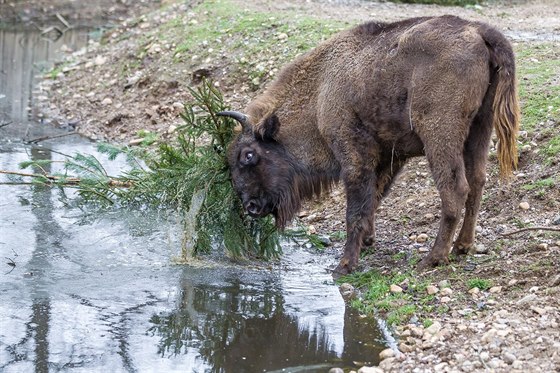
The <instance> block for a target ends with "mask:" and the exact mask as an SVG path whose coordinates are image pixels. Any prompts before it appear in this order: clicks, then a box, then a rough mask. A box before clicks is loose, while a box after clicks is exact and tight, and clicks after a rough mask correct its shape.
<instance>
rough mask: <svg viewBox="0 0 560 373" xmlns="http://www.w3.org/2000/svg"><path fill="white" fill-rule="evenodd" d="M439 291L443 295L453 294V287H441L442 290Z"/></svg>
mask: <svg viewBox="0 0 560 373" xmlns="http://www.w3.org/2000/svg"><path fill="white" fill-rule="evenodd" d="M439 293H440V294H441V295H443V296H446V297H448V296H450V295H451V294H453V290H451V288H443V289H441V291H440V292H439Z"/></svg>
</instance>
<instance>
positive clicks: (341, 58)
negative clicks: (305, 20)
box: [220, 16, 519, 274]
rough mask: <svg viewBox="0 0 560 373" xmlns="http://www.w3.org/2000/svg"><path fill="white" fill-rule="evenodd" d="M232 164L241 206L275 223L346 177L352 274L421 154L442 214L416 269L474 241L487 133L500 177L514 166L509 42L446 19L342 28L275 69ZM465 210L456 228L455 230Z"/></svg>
mask: <svg viewBox="0 0 560 373" xmlns="http://www.w3.org/2000/svg"><path fill="white" fill-rule="evenodd" d="M220 115H224V116H230V117H233V118H234V119H236V120H237V121H239V122H240V123H241V125H242V126H241V127H242V131H241V133H240V134H239V135H238V137H237V138H236V139H235V140H234V141H233V143H232V144H231V146H230V149H229V155H228V157H229V166H230V168H231V176H232V179H233V184H234V186H235V189H236V191H237V192H238V193H239V196H240V197H241V200H242V202H243V206H244V208H245V209H246V210H247V212H248V213H249V214H250V215H251V216H253V217H261V216H265V215H267V214H273V215H274V216H275V218H276V224H277V226H278V227H279V228H284V227H285V225H286V224H287V223H288V222H289V221H290V220H291V219H292V217H293V216H294V214H296V213H297V212H298V210H299V209H300V208H301V203H302V200H304V199H306V198H310V197H312V196H314V195H319V194H320V193H321V192H322V191H325V190H328V189H329V188H330V187H331V186H332V185H333V183H335V182H337V181H339V180H342V182H343V183H344V186H345V189H346V198H347V204H346V229H347V241H346V245H345V248H344V255H343V257H342V259H341V261H340V264H339V265H338V267H337V268H336V270H335V271H336V272H337V273H339V274H346V273H349V272H351V271H352V269H353V267H354V266H355V265H356V264H357V262H358V257H359V253H360V249H361V246H362V245H371V244H372V242H373V238H374V218H375V211H376V209H377V208H378V206H379V204H380V202H381V199H382V198H383V196H384V195H386V194H387V192H388V191H389V188H390V186H391V183H392V182H393V180H394V179H395V176H396V175H397V174H398V172H399V171H400V170H401V168H402V167H403V165H404V164H405V162H406V161H407V159H408V158H410V157H415V156H420V155H425V156H426V157H427V159H428V162H429V165H430V169H431V171H432V175H433V177H434V179H435V184H436V186H437V189H438V191H439V194H440V197H441V210H442V218H441V222H440V226H439V231H438V234H437V237H436V240H435V243H434V246H433V248H432V249H431V251H430V253H429V254H428V255H427V256H426V257H425V258H424V259H423V260H422V262H421V263H420V267H421V268H425V267H428V266H435V265H438V264H442V263H448V261H449V259H448V254H449V251H450V249H451V247H452V245H453V252H454V253H455V254H466V253H467V252H468V251H469V249H470V248H471V247H472V246H473V245H474V235H475V226H476V219H477V214H478V210H479V207H480V199H481V195H482V189H483V186H484V182H485V178H486V175H485V168H486V158H487V154H488V147H489V143H490V137H491V133H492V128H494V129H495V130H496V133H497V136H498V140H499V144H498V161H499V164H500V170H501V176H502V177H503V178H507V177H508V176H510V175H511V172H512V169H514V168H515V167H516V166H517V150H516V135H517V131H518V123H519V105H518V99H517V92H516V82H515V62H514V55H513V52H512V49H511V46H510V44H509V43H508V41H507V40H506V39H505V38H504V36H503V35H502V34H501V33H500V32H498V31H497V30H496V29H494V28H492V27H491V26H489V25H486V24H484V23H479V22H469V21H466V20H463V19H461V18H457V17H452V16H443V17H433V18H432V17H425V18H413V19H409V20H405V21H402V22H397V23H390V24H382V23H374V22H371V23H366V24H363V25H360V26H357V27H355V28H353V29H351V30H348V31H345V32H341V33H339V34H337V35H335V36H334V37H332V38H331V39H329V40H327V41H326V42H324V43H322V44H320V45H319V46H318V47H316V48H315V49H313V50H311V51H309V52H308V53H306V54H304V55H302V56H301V57H299V58H297V59H296V60H295V61H294V62H292V63H291V64H289V65H287V66H286V67H285V68H284V69H282V71H281V72H280V73H279V74H278V77H277V79H276V80H275V81H274V82H273V83H272V84H271V85H270V86H269V87H268V90H267V91H266V92H265V93H263V94H261V95H260V96H258V97H257V98H256V99H255V100H254V101H252V102H251V103H250V104H249V106H248V107H247V109H246V113H245V114H242V113H239V112H233V111H228V112H222V113H220ZM463 207H465V218H464V222H463V226H462V228H461V230H460V232H459V235H458V237H457V239H456V240H455V242H453V238H454V234H455V230H456V228H457V224H458V222H459V218H460V214H461V211H462V209H463Z"/></svg>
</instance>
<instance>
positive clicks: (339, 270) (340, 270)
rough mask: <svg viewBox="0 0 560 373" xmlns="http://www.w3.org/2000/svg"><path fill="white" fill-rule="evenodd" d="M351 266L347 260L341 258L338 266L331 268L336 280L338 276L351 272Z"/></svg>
mask: <svg viewBox="0 0 560 373" xmlns="http://www.w3.org/2000/svg"><path fill="white" fill-rule="evenodd" d="M352 267H353V266H352V265H351V264H350V263H349V261H348V260H344V259H343V260H341V261H340V263H339V264H338V266H337V267H336V268H335V269H334V270H333V277H334V279H335V280H336V279H338V278H339V277H342V276H344V275H347V274H350V273H352Z"/></svg>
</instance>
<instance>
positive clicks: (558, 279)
mask: <svg viewBox="0 0 560 373" xmlns="http://www.w3.org/2000/svg"><path fill="white" fill-rule="evenodd" d="M558 285H560V275H556V276H554V277H553V278H552V280H550V286H558Z"/></svg>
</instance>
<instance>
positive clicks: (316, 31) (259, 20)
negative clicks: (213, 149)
mask: <svg viewBox="0 0 560 373" xmlns="http://www.w3.org/2000/svg"><path fill="white" fill-rule="evenodd" d="M449 13H450V14H455V15H458V16H462V17H465V18H468V19H473V20H480V21H486V22H489V23H491V24H493V25H495V26H496V27H497V28H499V29H500V30H502V31H504V33H505V34H506V36H508V37H509V38H510V39H511V40H512V42H513V46H514V49H515V52H516V55H517V65H518V80H519V86H520V93H521V103H522V115H523V119H522V128H521V134H520V138H519V148H520V167H519V170H518V171H517V172H516V174H515V178H514V179H513V180H512V182H511V183H510V184H500V183H499V182H498V174H497V165H496V157H495V149H494V148H493V149H492V151H491V154H490V160H489V166H488V181H487V185H486V188H485V193H484V196H483V204H482V208H481V212H480V216H479V223H478V227H477V242H478V244H479V245H480V247H479V251H480V253H478V254H476V255H473V256H471V257H469V258H468V259H467V260H466V261H462V262H454V263H452V264H451V265H450V266H447V267H443V268H437V269H434V270H432V271H427V272H424V273H420V274H418V273H415V272H414V271H413V269H414V264H415V263H416V262H417V261H418V259H419V258H421V257H422V256H423V255H425V251H426V250H427V249H429V247H430V245H431V244H432V243H433V239H434V237H435V234H436V232H437V227H438V219H439V214H440V211H439V197H438V195H437V192H436V189H435V188H434V185H433V181H432V178H431V175H430V172H429V169H428V165H427V163H426V161H425V159H417V160H414V161H413V162H410V163H409V164H408V165H407V166H406V169H405V170H404V172H403V173H402V175H401V177H400V179H399V180H397V181H396V182H395V185H394V187H393V189H392V192H391V193H390V195H389V196H388V197H387V198H386V200H385V201H384V202H383V204H382V207H381V209H380V210H379V213H378V217H377V223H376V231H377V243H376V245H375V247H374V248H373V249H370V250H368V251H367V252H365V253H364V254H363V258H362V260H361V263H362V267H361V269H362V270H369V269H374V270H376V271H377V272H378V273H380V274H381V275H382V276H383V277H384V278H385V279H390V280H391V281H394V282H397V281H398V283H395V284H389V285H399V286H400V288H401V289H403V293H398V291H397V292H394V293H391V292H390V290H385V291H384V292H383V294H382V298H380V299H379V300H378V301H379V302H381V303H379V304H382V305H383V307H382V308H381V312H382V314H383V315H385V316H386V317H391V320H393V321H394V322H395V323H396V325H397V327H396V332H397V334H399V335H400V336H399V348H400V350H401V351H402V352H403V353H404V354H403V355H401V356H398V357H389V358H387V359H385V360H384V362H383V363H382V368H383V369H384V370H386V371H412V370H413V369H415V368H419V369H421V370H426V371H483V370H485V369H488V370H494V371H500V372H509V371H512V370H519V371H523V370H525V371H527V370H530V371H542V372H547V371H554V370H558V369H560V337H559V336H558V332H557V331H558V328H559V323H560V311H559V310H560V301H559V299H560V287H559V286H560V278H559V276H560V272H559V268H560V260H559V254H560V235H559V234H558V233H557V232H552V231H551V232H548V231H545V230H542V231H538V230H531V231H526V232H522V233H518V234H515V235H511V236H504V233H508V232H511V231H514V230H517V229H522V228H527V227H535V226H544V227H552V228H559V227H560V187H559V186H560V136H559V135H558V130H557V129H558V126H559V125H560V78H559V77H560V62H559V61H560V37H559V36H558V35H559V34H560V4H558V2H557V1H555V0H548V1H545V0H543V1H518V2H515V3H514V4H513V5H511V2H491V3H490V4H489V5H484V6H482V7H472V8H460V7H439V6H427V5H407V4H393V3H384V2H383V3H378V2H369V1H368V2H359V1H345V2H333V1H311V2H301V1H295V0H281V1H270V0H257V1H252V2H250V3H248V2H240V1H236V0H230V1H217V2H204V1H198V2H193V3H192V4H190V5H186V4H185V3H184V2H177V3H174V2H172V1H168V2H166V3H165V7H163V8H162V9H161V10H159V11H156V12H152V13H147V14H144V15H142V16H140V17H137V18H135V19H134V20H130V21H127V22H125V23H123V24H121V26H119V27H116V28H114V29H111V30H109V31H106V32H105V33H104V34H103V36H102V38H101V39H100V40H98V41H97V42H95V43H92V44H91V45H90V47H89V49H88V51H86V53H85V54H80V53H70V52H69V54H68V58H67V59H65V60H64V61H63V62H61V63H60V64H59V65H58V66H57V67H56V68H55V69H54V70H53V71H51V73H50V74H49V77H50V78H51V79H48V80H47V81H45V82H44V83H43V84H42V88H41V89H42V92H41V93H40V96H42V97H43V98H42V100H43V101H42V102H43V108H44V110H43V115H45V116H46V117H47V118H48V119H49V120H50V121H52V122H54V123H56V124H58V125H61V126H68V125H72V126H76V128H77V130H78V131H80V132H81V133H83V134H85V135H87V136H89V137H92V138H97V139H101V138H103V139H108V140H113V141H117V142H124V143H127V142H129V141H131V140H135V139H137V138H138V137H139V136H140V135H145V134H146V131H149V132H150V133H152V134H155V135H157V136H158V137H159V138H160V139H164V140H165V139H169V138H172V137H173V132H174V127H175V126H177V125H178V124H179V123H180V118H179V117H178V114H179V112H180V111H181V110H182V103H183V102H184V101H186V100H187V98H188V95H189V93H188V89H187V87H189V86H193V85H196V84H198V82H199V81H200V79H201V78H202V77H210V78H212V79H213V80H214V81H215V82H216V84H217V85H219V87H220V89H221V90H222V91H223V93H224V96H225V97H226V98H228V99H229V103H230V104H231V105H232V108H234V109H242V108H243V106H244V105H245V104H246V103H247V102H248V101H249V100H250V99H251V98H252V97H254V96H255V95H256V94H257V93H258V92H259V91H260V90H262V89H263V88H264V87H265V86H266V83H267V82H269V81H270V80H271V79H272V78H273V77H274V75H275V73H276V71H277V69H278V68H280V67H281V66H282V65H283V64H284V63H286V62H288V61H290V60H291V59H292V58H293V57H294V56H295V55H296V54H298V53H301V52H303V51H304V50H307V49H309V48H311V47H312V46H313V45H315V44H316V43H318V42H319V41H320V40H322V39H324V38H325V37H327V36H328V35H331V34H332V33H334V32H336V31H338V30H339V29H341V28H347V27H350V25H353V24H356V23H358V22H362V21H366V20H370V19H375V20H380V21H396V20H400V19H403V18H406V17H412V16H427V15H442V14H449ZM92 76H95V77H96V78H95V79H92ZM47 98H48V99H47ZM139 131H143V132H141V133H140V132H139ZM344 206H345V197H344V193H343V191H342V190H341V189H336V190H334V191H333V192H332V193H331V194H330V195H329V196H326V198H323V199H322V200H317V201H311V202H310V203H308V204H307V205H306V206H305V211H303V212H302V214H300V215H301V222H302V223H303V224H305V225H306V226H307V228H308V230H309V231H310V232H311V233H313V234H316V235H318V236H329V237H330V238H331V239H332V241H333V245H332V246H331V247H329V248H328V249H327V250H330V251H331V252H332V253H333V255H339V254H340V253H341V250H342V244H343V242H344V240H343V239H341V238H342V237H343V236H344V230H345V227H344ZM443 280H447V284H445V283H442V282H441V281H443ZM368 284H372V283H368ZM473 285H476V286H473ZM429 286H436V287H437V292H435V293H433V294H428V287H429ZM446 287H448V288H449V289H450V290H443V289H444V288H446ZM475 287H476V288H477V289H479V290H478V292H477V291H476V290H472V288H475ZM430 289H431V291H432V292H433V291H434V290H433V288H430ZM368 290H369V289H364V299H363V301H362V304H357V306H361V307H363V309H364V311H365V310H366V309H367V308H368V306H371V305H372V304H373V302H374V300H373V298H368V296H367V291H368ZM399 294H401V295H399ZM368 302H370V304H368ZM379 304H378V305H377V306H379ZM409 324H410V325H409ZM407 325H409V326H407ZM431 325H435V327H432V326H431ZM438 325H439V326H438ZM430 327H431V329H430ZM428 329H429V330H430V331H427V330H428ZM432 332H433V333H432Z"/></svg>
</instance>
